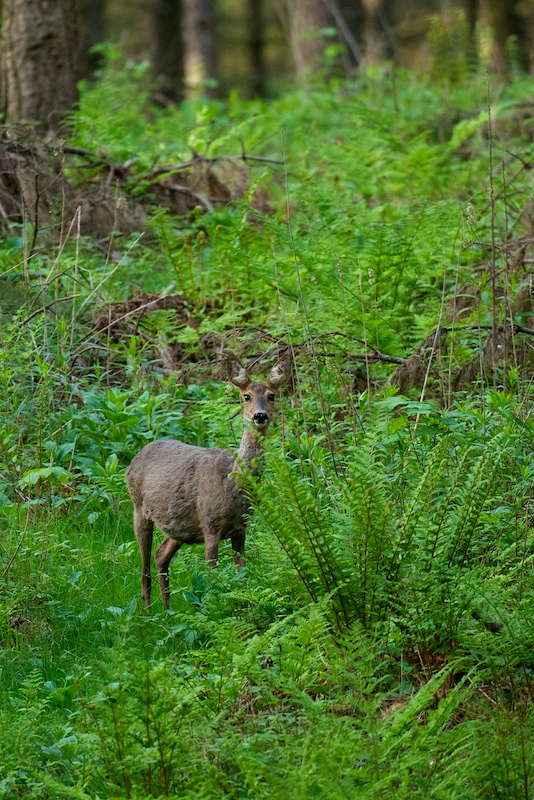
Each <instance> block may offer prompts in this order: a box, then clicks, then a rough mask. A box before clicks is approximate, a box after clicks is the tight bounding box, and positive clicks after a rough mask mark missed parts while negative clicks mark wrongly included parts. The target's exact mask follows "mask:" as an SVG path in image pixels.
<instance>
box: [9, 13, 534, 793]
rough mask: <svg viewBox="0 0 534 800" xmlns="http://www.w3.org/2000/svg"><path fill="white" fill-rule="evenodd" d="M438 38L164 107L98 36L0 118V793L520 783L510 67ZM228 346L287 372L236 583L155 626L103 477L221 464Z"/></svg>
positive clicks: (216, 587) (533, 767)
mask: <svg viewBox="0 0 534 800" xmlns="http://www.w3.org/2000/svg"><path fill="white" fill-rule="evenodd" d="M7 5H8V0H4V3H3V7H4V9H5V8H6V6H7ZM458 19H459V23H458V25H459V27H458V28H455V29H454V30H455V31H457V32H459V33H458V36H459V37H460V35H461V34H462V31H465V28H464V26H463V24H464V23H463V21H462V19H463V18H462V19H460V18H458ZM433 30H434V34H433V35H432V36H431V37H430V38H429V39H427V47H428V52H429V54H430V60H429V62H428V66H429V68H428V70H427V71H426V72H421V71H415V70H404V69H401V68H399V67H394V66H393V65H392V64H390V63H388V64H378V65H374V66H373V65H368V66H366V67H365V68H363V67H362V68H360V69H359V70H358V71H357V72H356V73H354V74H351V75H350V76H344V75H339V74H334V75H330V77H329V78H328V79H327V78H326V77H325V73H324V72H323V71H322V70H319V73H318V74H317V73H316V74H315V77H314V76H313V75H312V74H309V75H308V77H307V80H306V85H305V86H304V87H303V86H301V85H295V86H291V85H289V84H288V85H287V86H286V88H285V90H284V91H283V92H281V93H280V94H279V96H277V97H272V98H271V99H269V100H265V99H261V98H258V97H256V98H252V99H243V97H242V96H241V95H240V94H239V93H238V92H236V91H233V92H230V93H229V95H228V96H227V97H226V98H223V99H216V98H213V97H207V96H205V95H201V96H198V97H194V98H192V99H190V100H188V101H187V102H183V103H181V104H180V105H175V104H173V103H169V102H167V103H161V102H159V100H158V98H155V96H154V82H153V73H152V72H151V66H150V62H148V61H142V62H136V61H134V60H133V59H124V58H122V57H121V56H119V54H118V53H116V52H115V51H114V50H113V48H108V51H107V58H106V61H105V63H104V64H101V65H100V68H99V72H98V74H97V76H96V78H95V79H94V80H92V81H87V82H85V83H82V85H81V88H80V90H79V100H78V101H77V103H75V104H74V105H73V107H72V109H71V110H70V111H68V112H67V116H66V118H65V121H64V123H63V124H62V126H61V128H58V129H56V130H55V131H52V130H51V129H50V128H49V127H47V126H45V128H47V129H46V130H45V128H39V126H38V125H37V126H36V125H35V124H29V122H30V121H29V120H23V119H21V120H20V121H19V122H14V121H10V122H9V124H5V125H4V127H3V128H2V132H1V139H0V348H1V356H0V530H1V534H2V535H1V537H0V571H1V576H2V580H1V581H0V623H1V624H0V636H1V641H0V644H1V647H0V721H1V725H0V797H3V798H9V800H11V798H35V800H37V799H39V800H63V799H65V800H66V799H67V798H69V799H70V798H74V799H75V800H89V799H91V800H97V799H98V798H100V799H101V800H103V799H104V798H106V799H107V798H129V800H149V799H150V798H154V799H155V798H162V797H176V798H183V800H188V798H190V799H191V800H193V798H195V800H198V799H200V800H202V798H205V800H214V799H216V798H223V797H230V798H235V799H236V800H238V799H239V800H241V799H242V798H250V800H260V799H261V798H276V800H285V798H287V797H288V796H291V797H294V798H295V799H296V800H297V799H298V798H302V800H309V798H314V800H315V799H317V800H321V799H324V800H338V799H339V800H353V799H354V798H362V799H367V798H369V800H378V798H387V799H388V800H405V799H406V798H407V797H410V798H412V797H413V798H421V800H428V798H436V799H437V798H443V799H445V798H446V800H452V799H454V798H457V799H458V800H472V799H473V800H474V799H475V798H477V799H478V798H480V799H481V800H486V798H487V799H489V798H492V799H493V798H495V800H497V799H498V800H517V798H524V799H525V800H528V798H530V797H532V795H533V791H534V789H533V786H534V744H533V742H534V736H533V734H534V715H533V710H532V709H533V705H532V703H533V699H534V683H533V677H532V676H533V668H534V656H533V643H534V622H533V614H532V607H533V603H534V523H533V518H532V517H531V511H532V510H533V499H534V493H533V478H534V467H533V459H532V450H533V444H534V420H533V418H532V403H533V399H534V388H533V381H532V377H533V374H534V372H533V369H534V362H533V354H532V346H533V343H534V338H533V336H534V319H533V317H534V309H533V306H532V265H533V264H534V223H533V184H532V181H533V177H532V176H533V174H534V173H533V169H532V167H533V165H534V119H533V113H532V112H533V108H534V105H533V81H532V78H531V77H529V75H528V73H527V72H526V71H525V70H523V69H522V68H520V66H518V61H517V60H514V58H515V56H514V57H512V56H513V54H514V52H516V51H514V49H513V46H512V44H513V43H509V45H508V51H507V52H508V53H511V57H510V59H509V60H508V61H507V65H508V66H507V69H509V72H510V74H509V78H510V80H508V81H503V80H502V76H500V75H496V74H495V73H494V72H492V71H488V69H487V67H488V65H487V64H486V63H484V62H483V61H482V60H481V59H478V58H474V59H473V58H471V55H470V53H471V51H470V50H469V47H470V45H469V44H466V49H464V50H462V49H459V47H458V42H459V41H460V40H461V38H460V39H459V38H455V37H452V38H449V37H448V35H447V36H440V35H438V34H439V30H438V28H434V29H433ZM462 35H463V34H462ZM462 41H464V40H462ZM337 52H338V51H335V53H334V55H335V54H336V53H337ZM329 57H330V56H329V53H328V52H327V53H326V55H325V58H326V61H325V62H324V64H323V66H325V68H326V67H328V66H329V64H330V62H329V60H328V59H329ZM33 122H34V123H36V122H38V120H37V119H34V120H33ZM41 122H42V120H41ZM48 122H50V119H49V120H48ZM227 351H233V352H235V353H236V354H237V355H238V356H239V357H240V358H241V359H242V361H243V362H245V363H247V365H249V366H250V367H251V369H252V370H253V371H254V373H255V374H256V375H258V376H261V375H265V374H266V372H267V370H268V369H269V367H270V365H271V364H272V363H273V361H274V360H275V359H276V357H277V356H278V355H280V354H283V353H286V354H288V355H289V356H290V357H291V359H292V361H293V364H294V377H293V381H292V385H290V386H288V387H287V388H286V389H284V391H283V397H282V398H281V400H280V401H279V411H278V416H277V420H276V422H275V423H274V425H273V430H272V433H271V436H270V438H269V442H268V444H267V457H266V464H265V470H264V474H263V476H262V479H261V481H260V482H256V481H255V480H253V479H251V478H250V479H249V480H248V481H247V488H248V491H249V493H250V496H251V498H252V503H253V506H254V514H253V516H252V518H251V520H250V523H249V526H248V535H247V570H246V572H239V573H236V571H235V568H234V564H233V559H232V555H231V552H230V547H229V546H224V545H223V546H221V552H220V566H219V569H217V570H210V569H209V568H208V567H207V565H206V564H205V561H204V558H203V551H202V548H200V547H190V548H183V549H182V550H181V551H180V552H179V554H178V555H177V556H176V558H175V559H174V561H173V563H172V565H171V589H172V598H171V609H170V611H168V612H165V611H164V609H163V606H162V605H161V603H160V600H159V598H158V599H156V598H155V599H154V602H153V605H152V607H151V608H150V610H149V611H146V610H145V608H144V605H143V603H142V601H141V597H140V588H139V567H140V559H139V552H138V548H137V545H136V543H135V540H134V535H133V529H132V507H131V503H130V501H129V498H128V495H127V492H126V487H125V482H124V471H125V469H126V467H127V466H128V464H129V462H130V460H131V458H132V457H133V455H134V454H135V453H136V452H138V451H139V450H140V449H141V447H143V445H144V444H146V443H147V442H148V441H151V440H153V439H157V438H164V437H172V438H179V439H182V440H184V441H187V442H190V443H192V444H199V445H203V446H220V447H227V448H230V449H235V448H236V446H237V443H238V442H239V439H240V437H241V432H242V422H241V414H240V410H239V406H238V403H237V398H236V396H235V394H236V393H235V394H234V391H232V390H231V389H228V390H227V388H226V386H225V384H224V380H225V372H224V362H225V354H226V352H227Z"/></svg>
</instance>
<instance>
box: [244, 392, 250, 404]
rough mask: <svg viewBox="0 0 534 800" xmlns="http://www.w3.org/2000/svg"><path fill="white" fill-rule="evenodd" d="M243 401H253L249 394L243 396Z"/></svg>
mask: <svg viewBox="0 0 534 800" xmlns="http://www.w3.org/2000/svg"><path fill="white" fill-rule="evenodd" d="M243 400H244V401H245V403H250V400H251V397H250V395H249V394H244V395H243Z"/></svg>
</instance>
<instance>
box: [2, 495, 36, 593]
mask: <svg viewBox="0 0 534 800" xmlns="http://www.w3.org/2000/svg"><path fill="white" fill-rule="evenodd" d="M29 523H30V498H29V497H28V503H27V506H26V521H25V523H24V530H23V531H22V534H21V537H20V539H19V541H18V543H17V546H16V547H15V550H14V552H13V555H12V556H11V558H10V559H9V561H8V562H7V564H6V566H5V567H4V571H3V572H2V580H5V579H6V578H7V576H8V573H9V570H10V569H11V567H12V566H13V562H14V561H15V559H16V557H17V555H18V552H19V550H20V548H21V547H22V542H23V541H24V538H25V536H26V533H27V532H28V525H29Z"/></svg>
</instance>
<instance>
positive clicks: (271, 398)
mask: <svg viewBox="0 0 534 800" xmlns="http://www.w3.org/2000/svg"><path fill="white" fill-rule="evenodd" d="M267 400H268V401H269V402H270V403H272V402H273V400H274V394H268V395H267Z"/></svg>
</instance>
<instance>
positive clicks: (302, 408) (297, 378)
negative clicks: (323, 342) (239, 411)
mask: <svg viewBox="0 0 534 800" xmlns="http://www.w3.org/2000/svg"><path fill="white" fill-rule="evenodd" d="M271 253H272V255H273V261H274V274H275V277H276V288H277V289H278V302H279V304H280V310H281V312H282V319H283V321H284V328H285V329H286V330H287V338H288V339H289V349H290V352H291V360H292V364H291V366H292V367H293V365H294V364H295V345H294V344H293V343H292V342H291V331H290V329H289V325H288V324H287V318H286V313H285V309H284V304H283V301H282V294H283V293H282V292H281V290H280V281H279V280H278V261H277V258H276V251H275V249H274V244H273V240H272V239H271ZM277 347H278V344H277ZM273 349H274V348H269V351H270V350H273ZM293 379H294V381H295V382H296V390H297V395H298V397H299V400H300V411H301V413H302V421H303V423H304V430H305V431H306V436H307V437H308V438H309V429H308V421H307V418H306V410H305V406H304V403H303V402H302V389H301V382H300V375H299V372H298V370H296V372H295V374H294V375H293ZM291 405H292V406H293V408H294V405H293V400H291ZM282 411H283V409H282ZM295 422H296V425H297V435H296V437H295V441H296V443H297V451H298V456H299V467H300V475H301V477H302V478H304V470H303V466H302V465H303V463H304V459H303V458H302V447H301V440H300V431H299V429H298V424H299V420H298V414H297V415H296V416H295ZM282 424H283V425H284V426H285V418H284V416H283V414H282ZM283 430H284V433H285V427H284V428H283ZM284 455H287V453H286V452H285V441H284ZM313 488H314V491H315V485H314V487H313Z"/></svg>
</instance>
